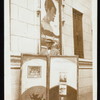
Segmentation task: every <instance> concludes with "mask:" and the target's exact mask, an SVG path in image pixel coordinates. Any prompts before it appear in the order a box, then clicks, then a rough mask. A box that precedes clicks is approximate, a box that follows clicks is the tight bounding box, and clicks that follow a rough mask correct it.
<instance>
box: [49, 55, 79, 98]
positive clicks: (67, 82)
mask: <svg viewBox="0 0 100 100" xmlns="http://www.w3.org/2000/svg"><path fill="white" fill-rule="evenodd" d="M77 59H78V58H77V56H51V57H50V90H49V92H50V95H49V97H50V100H59V97H61V96H64V97H65V98H66V99H65V100H77V93H78V62H77Z"/></svg>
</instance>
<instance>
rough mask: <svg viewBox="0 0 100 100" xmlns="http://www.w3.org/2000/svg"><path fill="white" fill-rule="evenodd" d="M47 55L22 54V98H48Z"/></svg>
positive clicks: (29, 99) (24, 99)
mask: <svg viewBox="0 0 100 100" xmlns="http://www.w3.org/2000/svg"><path fill="white" fill-rule="evenodd" d="M46 73H47V62H46V56H38V55H28V54H23V55H22V73H21V75H22V76H21V100H33V99H36V100H37V99H40V98H41V99H46V79H47V77H46Z"/></svg>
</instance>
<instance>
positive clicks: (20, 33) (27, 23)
mask: <svg viewBox="0 0 100 100" xmlns="http://www.w3.org/2000/svg"><path fill="white" fill-rule="evenodd" d="M63 2H64V5H65V6H64V9H63V11H62V12H63V15H62V20H63V17H64V20H65V23H64V26H62V54H63V55H70V56H71V55H74V37H73V8H74V9H76V10H78V11H80V12H81V13H83V18H82V23H83V25H82V26H83V48H84V50H83V51H84V58H85V59H92V23H91V0H81V1H80V0H62V4H63ZM10 4H11V6H10V7H11V13H10V14H11V27H10V28H11V32H10V33H11V35H10V39H11V42H10V43H11V44H10V45H11V52H19V53H32V54H37V53H39V49H40V48H39V46H40V15H39V16H37V9H38V8H39V6H40V4H39V0H11V3H10Z"/></svg>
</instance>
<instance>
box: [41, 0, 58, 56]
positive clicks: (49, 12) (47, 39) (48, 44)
mask: <svg viewBox="0 0 100 100" xmlns="http://www.w3.org/2000/svg"><path fill="white" fill-rule="evenodd" d="M44 7H45V11H46V15H45V16H44V17H43V19H42V21H41V54H55V55H59V48H57V47H58V46H59V36H58V35H55V33H54V32H53V28H52V26H51V24H50V22H54V19H55V15H56V10H57V9H56V7H55V5H54V2H53V1H52V0H45V4H44ZM57 45H58V46H57ZM52 48H55V49H53V51H52ZM50 52H57V53H50Z"/></svg>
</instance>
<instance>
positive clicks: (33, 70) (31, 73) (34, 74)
mask: <svg viewBox="0 0 100 100" xmlns="http://www.w3.org/2000/svg"><path fill="white" fill-rule="evenodd" d="M27 72H28V73H27V76H28V78H40V77H41V66H28V69H27Z"/></svg>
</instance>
